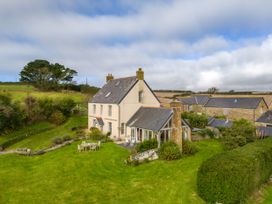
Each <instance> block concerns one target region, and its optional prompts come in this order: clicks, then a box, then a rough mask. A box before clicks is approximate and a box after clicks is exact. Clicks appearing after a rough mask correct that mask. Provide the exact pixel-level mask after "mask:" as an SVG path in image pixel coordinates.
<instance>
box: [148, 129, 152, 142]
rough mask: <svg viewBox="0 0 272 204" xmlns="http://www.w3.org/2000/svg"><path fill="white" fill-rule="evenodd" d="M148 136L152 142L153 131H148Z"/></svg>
mask: <svg viewBox="0 0 272 204" xmlns="http://www.w3.org/2000/svg"><path fill="white" fill-rule="evenodd" d="M148 136H149V139H150V140H151V139H152V131H148Z"/></svg>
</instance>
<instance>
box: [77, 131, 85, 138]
mask: <svg viewBox="0 0 272 204" xmlns="http://www.w3.org/2000/svg"><path fill="white" fill-rule="evenodd" d="M85 136H86V133H85V131H84V130H82V129H79V130H76V137H85Z"/></svg>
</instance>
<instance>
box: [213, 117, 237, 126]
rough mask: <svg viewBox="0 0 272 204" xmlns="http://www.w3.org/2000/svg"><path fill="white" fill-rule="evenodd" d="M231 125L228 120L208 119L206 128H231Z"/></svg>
mask: <svg viewBox="0 0 272 204" xmlns="http://www.w3.org/2000/svg"><path fill="white" fill-rule="evenodd" d="M232 124H233V122H232V121H230V120H224V119H216V118H212V119H210V118H209V123H208V126H210V127H215V128H217V127H226V128H227V127H231V126H232Z"/></svg>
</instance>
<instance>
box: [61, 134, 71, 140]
mask: <svg viewBox="0 0 272 204" xmlns="http://www.w3.org/2000/svg"><path fill="white" fill-rule="evenodd" d="M62 140H63V141H69V140H71V137H70V135H65V136H64V137H63V138H62Z"/></svg>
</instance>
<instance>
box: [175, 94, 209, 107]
mask: <svg viewBox="0 0 272 204" xmlns="http://www.w3.org/2000/svg"><path fill="white" fill-rule="evenodd" d="M209 99H210V97H209V96H205V95H196V96H192V97H189V98H180V99H179V100H180V101H181V102H182V103H183V104H184V105H205V104H206V103H207V102H208V100H209Z"/></svg>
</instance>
